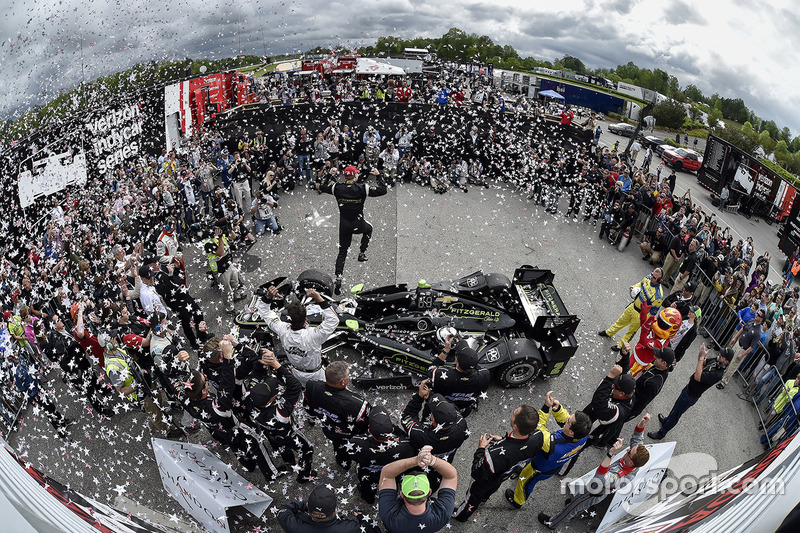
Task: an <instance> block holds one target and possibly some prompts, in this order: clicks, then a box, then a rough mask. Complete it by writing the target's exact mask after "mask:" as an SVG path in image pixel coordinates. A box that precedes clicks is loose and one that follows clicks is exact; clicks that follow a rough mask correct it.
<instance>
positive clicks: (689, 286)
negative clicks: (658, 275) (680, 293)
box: [683, 281, 697, 292]
mask: <svg viewBox="0 0 800 533" xmlns="http://www.w3.org/2000/svg"><path fill="white" fill-rule="evenodd" d="M683 290H684V291H686V292H694V291H695V290H697V284H696V283H695V282H694V281H690V282H688V283H687V284H686V285H684V286H683Z"/></svg>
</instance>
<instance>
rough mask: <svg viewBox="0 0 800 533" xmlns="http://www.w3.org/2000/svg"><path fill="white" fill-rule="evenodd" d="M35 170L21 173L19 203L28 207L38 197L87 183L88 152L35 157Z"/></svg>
mask: <svg viewBox="0 0 800 533" xmlns="http://www.w3.org/2000/svg"><path fill="white" fill-rule="evenodd" d="M32 166H33V171H32V172H31V171H29V170H26V171H24V172H21V173H20V174H19V204H20V206H21V207H28V206H29V205H31V204H32V203H33V202H34V200H36V198H39V197H40V196H47V195H50V194H53V193H56V192H58V191H60V190H61V189H64V188H66V187H67V185H84V184H85V183H86V154H85V153H84V152H83V151H80V152H78V153H77V154H75V155H74V156H73V154H72V153H71V152H65V153H63V154H52V155H49V156H47V157H45V158H42V159H34V161H33V162H32Z"/></svg>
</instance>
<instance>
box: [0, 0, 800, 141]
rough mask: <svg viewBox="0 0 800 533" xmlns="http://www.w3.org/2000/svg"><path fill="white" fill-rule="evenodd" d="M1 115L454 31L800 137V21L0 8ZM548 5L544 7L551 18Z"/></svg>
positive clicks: (761, 11) (788, 13) (473, 6)
mask: <svg viewBox="0 0 800 533" xmlns="http://www.w3.org/2000/svg"><path fill="white" fill-rule="evenodd" d="M3 4H5V6H6V9H4V10H3V11H4V15H3V18H2V19H1V20H0V38H2V44H1V45H0V71H1V72H2V73H3V74H4V75H5V76H4V78H5V79H4V80H3V83H2V84H0V118H2V119H9V118H13V117H14V115H15V113H17V112H18V111H19V110H21V109H25V108H26V107H28V106H29V105H31V104H38V103H42V102H43V101H46V100H48V99H50V98H52V97H54V96H55V95H57V94H58V92H59V91H60V90H63V89H69V88H72V87H75V86H76V85H77V84H79V83H80V81H81V79H82V78H83V79H85V80H87V81H88V80H91V79H93V78H95V77H97V76H101V75H106V74H109V73H113V72H116V71H120V70H125V69H126V68H128V67H130V66H131V65H133V64H135V63H137V62H143V61H151V60H162V59H176V58H184V57H191V58H203V57H230V56H233V55H235V54H237V53H239V51H241V53H248V54H257V55H263V54H265V53H266V54H267V55H272V54H278V53H285V52H292V51H295V52H296V51H298V50H308V49H310V48H313V47H315V46H318V45H320V46H335V45H340V44H341V45H345V46H352V47H357V46H362V45H369V44H373V43H374V42H375V40H376V39H377V38H378V37H380V36H388V35H393V36H398V37H404V38H412V37H418V36H421V37H440V36H441V35H442V34H444V33H446V32H447V30H448V29H449V28H451V27H457V28H460V29H462V30H464V31H466V32H467V33H476V34H478V35H488V36H489V37H490V38H491V39H492V40H493V41H494V42H495V43H496V44H499V45H501V46H502V45H506V44H510V45H511V46H513V47H514V48H516V49H517V51H518V52H519V53H520V55H521V56H523V57H525V56H533V57H535V58H537V59H547V60H551V61H552V60H553V59H555V58H558V57H562V56H563V55H564V54H569V55H572V56H575V57H578V58H580V59H581V60H582V61H583V62H584V64H586V65H587V67H589V68H601V67H602V68H613V67H615V66H616V65H618V64H625V63H627V62H628V61H632V62H633V63H635V64H636V65H638V66H640V67H646V68H651V69H654V68H660V69H662V70H664V71H666V72H668V73H669V74H672V75H674V76H676V77H677V78H678V80H679V82H680V85H681V87H684V86H686V85H687V84H690V83H692V84H694V85H696V86H697V87H699V88H700V90H701V91H703V94H706V95H711V94H713V93H715V92H716V93H719V94H720V95H722V96H724V97H728V98H737V97H738V98H742V99H743V100H744V102H745V104H746V105H747V106H748V107H749V108H750V109H752V110H754V111H755V113H756V114H757V115H758V116H760V117H762V118H764V119H765V120H767V119H772V120H774V121H775V122H776V123H777V124H778V127H779V128H781V127H783V126H789V128H790V129H791V130H792V133H793V134H794V135H798V134H800V107H798V106H794V105H791V103H794V102H797V101H798V100H800V99H798V96H800V83H798V82H800V80H799V79H798V78H800V70H798V69H796V68H794V66H795V65H797V64H798V63H800V62H799V61H798V59H799V58H798V56H800V42H798V41H800V31H798V30H800V16H798V14H797V13H796V11H797V10H796V9H793V6H791V5H790V3H789V2H788V1H787V0H774V1H772V2H763V1H761V0H724V1H723V0H704V1H703V2H688V1H685V0H597V1H590V0H559V1H557V2H544V1H537V2H531V1H529V0H487V1H484V2H473V1H470V0H460V1H458V2H454V1H451V0H439V1H436V2H422V1H419V0H417V1H413V2H412V1H409V0H359V1H355V2H352V1H351V2H339V1H330V0H297V1H290V0H285V1H267V0H239V1H237V2H231V1H229V0H221V1H216V0H175V1H168V2H164V1H163V0H159V1H151V0H137V1H135V2H131V1H127V2H126V1H124V0H123V1H120V0H104V1H102V2H98V1H93V0H39V1H36V2H34V1H30V0H25V1H19V0H3ZM550 6H552V7H550Z"/></svg>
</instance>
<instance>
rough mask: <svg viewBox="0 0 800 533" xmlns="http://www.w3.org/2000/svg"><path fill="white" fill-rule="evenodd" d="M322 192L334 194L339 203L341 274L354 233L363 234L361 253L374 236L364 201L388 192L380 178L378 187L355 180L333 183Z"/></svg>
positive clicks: (338, 273)
mask: <svg viewBox="0 0 800 533" xmlns="http://www.w3.org/2000/svg"><path fill="white" fill-rule="evenodd" d="M320 190H321V191H322V192H325V193H328V194H332V195H334V196H335V197H336V202H337V203H338V204H339V255H337V256H336V270H335V274H336V275H337V276H341V275H342V272H344V261H345V259H347V250H348V249H349V248H350V243H352V242H353V234H354V233H360V234H361V248H360V250H361V253H362V254H363V253H366V251H367V247H368V246H369V240H370V238H371V237H372V224H370V223H369V222H367V221H366V220H365V219H364V201H365V200H366V199H367V196H370V197H376V196H383V195H384V194H386V186H385V185H383V184H382V182H381V181H380V180H379V184H378V186H377V187H373V186H372V185H368V184H365V183H358V182H355V181H346V182H345V183H333V184H330V185H325V186H323V187H322V188H321V189H320Z"/></svg>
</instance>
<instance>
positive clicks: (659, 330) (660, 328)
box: [653, 307, 682, 339]
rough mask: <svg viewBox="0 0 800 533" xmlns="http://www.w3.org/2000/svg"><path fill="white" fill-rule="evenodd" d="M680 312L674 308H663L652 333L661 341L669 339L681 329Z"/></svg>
mask: <svg viewBox="0 0 800 533" xmlns="http://www.w3.org/2000/svg"><path fill="white" fill-rule="evenodd" d="M681 322H682V319H681V312H680V311H678V310H677V309H675V308H674V307H665V308H664V309H662V310H661V311H660V312H659V313H658V318H657V319H656V322H655V324H653V331H655V333H656V335H657V336H659V337H660V338H662V339H669V338H670V337H672V336H673V335H675V332H677V331H678V328H679V327H681Z"/></svg>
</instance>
